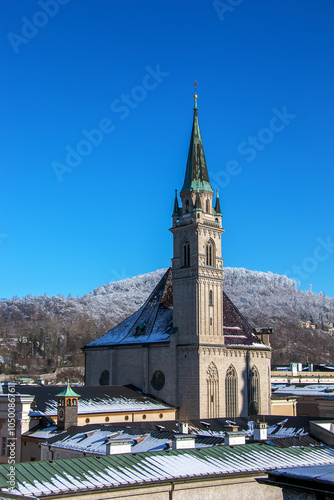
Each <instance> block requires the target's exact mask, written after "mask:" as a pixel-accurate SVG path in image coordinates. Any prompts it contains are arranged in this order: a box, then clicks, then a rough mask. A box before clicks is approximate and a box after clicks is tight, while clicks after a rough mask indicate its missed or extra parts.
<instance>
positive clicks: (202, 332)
mask: <svg viewBox="0 0 334 500" xmlns="http://www.w3.org/2000/svg"><path fill="white" fill-rule="evenodd" d="M180 197H181V205H179V199H178V196H177V194H176V196H175V201H174V209H173V224H172V228H171V229H170V231H171V232H172V234H173V242H174V250H173V258H172V268H171V269H169V270H168V271H167V273H166V274H165V275H164V276H163V278H162V279H161V281H160V283H158V285H157V286H156V288H155V290H154V291H153V292H152V294H151V295H150V297H149V298H148V299H147V301H146V303H145V304H144V305H143V306H142V307H141V308H140V309H139V310H138V311H137V312H136V313H134V314H133V315H132V316H130V317H129V318H127V319H126V320H125V321H123V322H122V323H120V324H119V325H117V326H116V327H115V328H113V329H112V330H111V331H110V332H108V333H106V334H105V335H104V336H103V337H101V338H99V339H97V340H95V341H93V342H91V343H90V344H88V345H86V346H85V347H84V348H83V350H84V353H85V357H86V364H85V367H86V368H85V374H86V384H87V385H97V384H101V385H103V384H106V385H113V384H117V385H124V384H133V385H134V386H137V387H139V388H140V389H141V390H143V391H144V392H145V393H150V394H153V395H154V396H156V397H159V398H160V399H162V400H163V401H166V402H168V403H169V404H171V405H172V406H175V407H178V408H179V417H180V418H181V419H188V418H212V417H230V418H234V417H237V416H239V415H242V416H244V415H249V414H252V415H256V414H270V359H271V348H270V345H269V334H270V333H272V330H270V329H257V330H254V329H253V328H252V327H251V326H250V324H249V323H248V322H247V320H246V319H245V318H244V317H243V316H242V314H241V313H240V312H239V311H238V309H237V308H236V306H235V305H234V304H233V303H232V302H231V300H230V299H229V298H228V296H227V295H226V294H225V292H224V291H223V259H222V253H221V236H222V234H223V232H224V229H223V228H222V214H221V208H220V200H219V196H218V192H217V197H216V200H215V202H214V191H213V189H212V186H211V183H210V179H209V174H208V169H207V165H206V160H205V155H204V148H203V143H202V138H201V133H200V129H199V122H198V109H197V96H195V106H194V118H193V126H192V133H191V139H190V147H189V153H188V160H187V166H186V173H185V179H184V184H183V187H182V189H181V192H180Z"/></svg>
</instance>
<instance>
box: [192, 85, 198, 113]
mask: <svg viewBox="0 0 334 500" xmlns="http://www.w3.org/2000/svg"><path fill="white" fill-rule="evenodd" d="M197 85H198V81H197V80H195V81H194V84H193V87H195V95H194V99H195V104H194V109H197Z"/></svg>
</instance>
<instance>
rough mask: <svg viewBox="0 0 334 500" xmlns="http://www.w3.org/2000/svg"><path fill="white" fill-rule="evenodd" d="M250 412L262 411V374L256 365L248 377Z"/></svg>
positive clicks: (254, 413)
mask: <svg viewBox="0 0 334 500" xmlns="http://www.w3.org/2000/svg"><path fill="white" fill-rule="evenodd" d="M248 385H249V388H248V413H249V415H258V414H259V413H260V375H259V370H258V369H257V368H256V366H252V368H251V369H250V371H249V378H248Z"/></svg>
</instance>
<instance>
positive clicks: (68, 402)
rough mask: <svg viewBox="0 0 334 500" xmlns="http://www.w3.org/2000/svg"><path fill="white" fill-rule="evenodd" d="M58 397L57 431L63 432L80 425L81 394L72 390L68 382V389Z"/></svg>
mask: <svg viewBox="0 0 334 500" xmlns="http://www.w3.org/2000/svg"><path fill="white" fill-rule="evenodd" d="M56 397H57V399H58V411H57V429H58V430H60V431H63V430H66V429H68V428H69V427H72V426H73V425H78V399H79V398H80V394H77V393H76V392H74V391H73V389H71V387H70V382H69V381H68V382H67V387H66V389H64V390H63V391H62V392H60V393H59V394H57V396H56Z"/></svg>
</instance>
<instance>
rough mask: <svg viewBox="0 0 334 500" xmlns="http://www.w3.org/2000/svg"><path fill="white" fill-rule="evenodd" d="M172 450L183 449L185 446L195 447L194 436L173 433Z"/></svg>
mask: <svg viewBox="0 0 334 500" xmlns="http://www.w3.org/2000/svg"><path fill="white" fill-rule="evenodd" d="M172 448H173V450H184V449H186V448H195V436H192V435H191V434H174V437H173V439H172Z"/></svg>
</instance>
